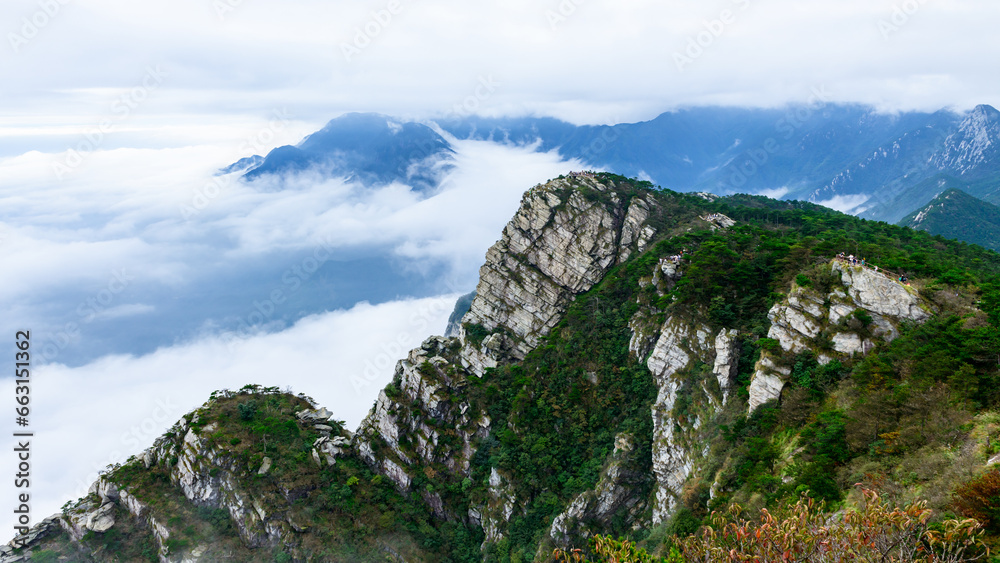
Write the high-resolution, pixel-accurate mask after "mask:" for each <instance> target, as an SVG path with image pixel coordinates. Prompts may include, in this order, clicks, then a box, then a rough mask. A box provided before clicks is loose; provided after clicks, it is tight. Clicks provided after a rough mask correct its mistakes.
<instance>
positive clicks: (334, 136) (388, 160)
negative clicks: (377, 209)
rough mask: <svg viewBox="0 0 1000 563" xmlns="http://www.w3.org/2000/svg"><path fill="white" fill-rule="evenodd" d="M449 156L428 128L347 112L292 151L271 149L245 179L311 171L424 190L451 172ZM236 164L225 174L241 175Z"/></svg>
mask: <svg viewBox="0 0 1000 563" xmlns="http://www.w3.org/2000/svg"><path fill="white" fill-rule="evenodd" d="M452 154H453V151H452V149H451V147H450V146H449V145H448V142H447V141H445V139H444V138H443V137H441V136H440V135H438V134H437V133H436V132H434V130H433V129H431V128H430V127H428V126H426V125H423V124H419V123H413V122H409V123H402V122H399V121H396V120H394V119H391V118H389V117H386V116H382V115H377V114H372V113H349V114H346V115H343V116H341V117H338V118H336V119H334V120H332V121H330V122H329V123H327V125H326V127H324V128H323V129H320V130H319V131H317V132H315V133H313V134H312V135H309V136H308V137H306V138H305V139H303V140H302V142H300V143H299V144H298V145H295V146H294V147H293V146H287V145H286V146H283V147H278V148H276V149H274V150H272V151H271V152H270V153H268V155H267V156H266V157H265V158H263V159H262V160H261V161H260V162H259V164H257V165H256V166H251V167H250V168H249V169H248V170H247V172H246V173H245V176H244V177H245V178H246V179H248V180H254V179H257V178H260V177H262V176H265V175H275V176H278V177H281V176H283V175H287V174H292V173H297V172H303V171H306V170H313V171H315V172H318V173H320V174H322V175H324V176H327V177H342V178H346V179H347V180H349V181H357V182H360V183H362V184H364V185H366V186H380V185H386V184H391V183H392V182H404V183H407V184H409V185H411V186H413V187H414V188H416V189H427V188H431V187H435V186H437V184H438V182H439V180H440V177H441V175H442V174H444V173H445V172H447V170H449V169H450V167H451V166H452V165H451V156H452ZM251 158H252V157H251ZM257 158H259V157H257ZM245 161H247V159H243V160H241V161H240V162H245ZM248 162H249V161H248ZM239 164H240V163H236V164H234V165H232V166H230V167H228V168H226V169H223V171H227V170H229V169H230V168H233V167H237V168H236V170H239V168H240V167H238V166H237V165H239Z"/></svg>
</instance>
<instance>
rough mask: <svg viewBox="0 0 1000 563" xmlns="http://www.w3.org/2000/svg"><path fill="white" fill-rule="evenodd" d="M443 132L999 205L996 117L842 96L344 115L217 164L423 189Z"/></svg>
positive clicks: (760, 180)
mask: <svg viewBox="0 0 1000 563" xmlns="http://www.w3.org/2000/svg"><path fill="white" fill-rule="evenodd" d="M447 135H451V136H453V137H455V138H457V139H477V140H486V141H493V142H498V143H506V144H515V145H531V146H534V147H535V149H536V150H538V151H557V152H558V154H559V155H560V156H562V157H563V158H566V159H575V160H578V161H580V162H582V163H583V166H586V167H593V168H600V169H605V170H609V171H612V172H615V173H618V174H623V175H626V176H637V177H640V178H645V179H648V180H650V181H652V182H654V183H655V184H658V185H660V186H663V187H665V188H670V189H673V190H676V191H703V192H712V193H716V194H719V195H726V194H732V193H754V194H763V195H771V196H774V197H780V198H783V199H798V200H807V201H811V202H814V203H819V204H822V205H827V206H829V207H834V208H836V209H839V210H842V211H846V212H849V213H853V214H856V215H859V216H862V217H865V218H870V219H878V220H883V221H888V222H893V223H895V222H898V221H899V220H901V219H902V218H903V217H905V216H906V215H908V214H909V213H911V212H913V211H915V210H916V209H918V208H920V207H921V206H923V205H925V204H927V203H928V202H929V201H930V200H931V199H933V198H934V196H935V195H937V194H938V193H940V191H941V189H940V188H939V186H938V185H939V183H940V181H941V180H945V181H946V182H951V183H954V184H956V185H961V186H962V189H963V190H965V191H967V192H968V193H969V194H971V195H973V196H975V197H978V198H981V199H983V200H985V201H990V202H993V203H996V204H1000V159H998V156H1000V154H998V152H1000V112H998V111H997V110H996V109H994V108H993V107H990V106H986V105H981V106H977V107H976V108H975V109H973V110H971V111H969V112H965V113H956V112H952V111H947V110H942V111H938V112H934V113H922V112H907V113H899V114H885V113H879V112H876V111H875V110H874V109H872V108H870V107H867V106H862V105H845V104H819V105H808V106H806V105H803V106H790V107H787V108H782V109H748V108H721V107H699V108H690V109H684V110H679V111H675V112H668V113H664V114H662V115H660V116H658V117H656V118H655V119H653V120H650V121H644V122H639V123H621V124H618V125H613V126H591V125H585V126H576V125H573V124H570V123H566V122H564V121H560V120H557V119H552V118H536V117H522V118H483V117H478V116H471V117H461V118H449V119H442V120H437V121H435V122H426V123H418V122H412V121H401V120H396V119H394V118H391V117H388V116H384V115H378V114H347V115H344V116H341V117H339V118H337V119H334V120H332V121H330V122H329V123H328V124H327V125H326V127H324V128H323V129H322V130H320V131H318V132H316V133H314V134H312V135H310V136H308V137H306V138H305V139H304V140H303V141H302V142H301V143H299V144H298V145H296V146H294V147H293V146H285V147H279V148H276V149H274V150H273V151H271V152H270V153H269V154H268V155H267V156H266V157H263V158H262V157H250V159H244V160H243V161H241V162H240V163H236V164H234V165H232V166H231V167H230V168H232V170H230V171H239V170H244V169H245V170H246V172H245V174H246V178H247V179H250V180H253V179H256V178H260V177H262V176H265V175H269V174H270V175H275V174H277V175H281V174H287V173H290V172H298V171H303V170H306V169H315V170H318V171H319V172H320V173H322V174H325V175H329V176H335V177H343V178H347V179H349V180H357V181H361V182H364V183H366V184H374V185H384V184H387V183H391V182H394V181H399V182H404V183H408V184H410V185H412V186H413V187H414V188H416V189H418V190H426V189H431V188H433V187H436V186H437V185H438V183H439V181H440V179H441V177H442V175H443V173H445V172H446V171H447V170H448V169H449V168H450V166H451V157H452V154H453V148H452V146H451V144H450V143H449V141H448V139H447V138H446V136H447ZM227 170H228V169H227Z"/></svg>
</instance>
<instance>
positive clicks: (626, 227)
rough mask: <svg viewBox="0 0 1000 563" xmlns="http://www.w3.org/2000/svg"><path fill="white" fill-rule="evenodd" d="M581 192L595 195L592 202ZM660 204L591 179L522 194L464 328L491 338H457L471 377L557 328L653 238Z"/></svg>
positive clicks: (490, 255) (519, 354)
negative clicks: (578, 298) (651, 221)
mask: <svg viewBox="0 0 1000 563" xmlns="http://www.w3.org/2000/svg"><path fill="white" fill-rule="evenodd" d="M572 182H576V183H578V184H582V188H583V190H590V193H593V194H596V196H597V197H595V198H588V197H587V196H585V192H584V191H582V190H581V188H579V187H574V184H573V183H572ZM654 205H655V204H654V203H652V200H651V199H650V200H646V199H641V198H633V199H632V200H631V201H624V200H623V199H622V198H621V197H620V196H619V195H618V193H617V192H616V191H614V190H612V189H611V188H609V187H607V186H605V185H603V184H601V183H600V182H598V181H597V180H595V179H593V178H588V177H577V178H574V179H572V180H569V179H567V180H554V181H552V182H550V183H548V184H545V185H541V186H536V187H534V188H532V189H531V190H528V192H527V193H525V195H524V198H523V199H522V200H521V207H520V209H518V211H517V213H516V214H515V215H514V218H513V219H511V221H510V222H509V223H508V224H507V226H506V227H505V228H504V231H503V236H502V237H501V239H500V240H499V241H498V242H497V243H496V244H495V245H493V246H492V247H491V248H490V249H489V251H488V252H487V253H486V263H485V264H484V265H483V267H482V268H480V270H479V285H478V287H477V288H476V297H475V299H473V301H472V305H471V308H470V310H469V312H468V313H466V315H465V317H463V318H462V323H463V324H475V325H478V326H481V327H482V328H483V329H485V330H486V331H488V332H490V333H491V337H492V338H486V339H484V340H483V341H482V342H473V341H471V339H470V338H468V335H466V334H465V331H464V329H463V330H462V331H461V332H460V336H461V338H462V342H463V345H464V349H463V354H462V356H463V362H464V363H465V367H467V368H468V369H469V370H470V371H471V372H473V373H474V374H477V375H478V374H482V373H483V371H484V370H485V369H486V368H489V367H495V366H496V365H497V363H498V362H506V361H515V360H520V359H523V358H524V356H525V355H526V354H527V353H528V352H530V351H531V350H533V349H534V348H535V347H536V346H537V345H538V342H539V340H540V339H541V338H542V337H544V336H545V335H546V334H548V332H549V331H550V330H551V329H552V327H554V326H555V325H556V323H558V322H559V320H560V319H561V318H562V316H563V314H564V313H565V311H566V308H567V307H568V306H569V303H570V302H571V301H572V300H573V298H574V296H575V295H577V294H579V293H582V292H584V291H587V290H588V289H590V288H591V287H593V286H594V284H596V283H597V282H598V281H600V280H601V279H602V278H603V277H604V274H605V273H606V272H607V271H608V270H609V269H610V268H611V267H612V266H614V265H615V264H617V263H619V262H620V261H622V260H625V259H627V258H628V256H629V255H630V254H631V253H632V252H633V251H636V250H638V251H642V250H645V248H646V246H647V245H648V243H649V241H650V240H651V239H652V237H653V236H654V235H655V234H656V232H655V230H654V229H653V228H652V227H651V226H649V225H648V224H647V223H646V221H647V220H648V218H649V216H650V210H651V208H652V207H653V206H654Z"/></svg>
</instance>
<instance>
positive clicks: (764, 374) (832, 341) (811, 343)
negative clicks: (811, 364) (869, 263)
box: [749, 260, 931, 413]
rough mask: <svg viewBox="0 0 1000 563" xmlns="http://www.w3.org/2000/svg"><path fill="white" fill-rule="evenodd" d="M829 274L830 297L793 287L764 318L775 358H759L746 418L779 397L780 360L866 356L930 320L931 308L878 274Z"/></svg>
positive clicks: (837, 265)
mask: <svg viewBox="0 0 1000 563" xmlns="http://www.w3.org/2000/svg"><path fill="white" fill-rule="evenodd" d="M830 268H831V271H832V272H833V273H836V274H839V275H840V279H841V283H840V284H839V285H835V286H834V287H833V288H832V289H831V290H830V292H829V293H827V294H820V293H818V292H817V291H815V290H813V289H811V288H807V287H800V286H798V285H797V284H793V287H792V290H791V292H790V293H789V295H788V297H787V298H786V299H785V300H784V301H783V302H781V303H777V304H775V305H774V306H773V307H772V308H771V310H770V311H769V312H768V315H767V316H768V319H770V320H771V328H770V329H769V330H768V333H767V336H768V338H772V339H774V340H777V341H778V344H779V346H780V353H776V352H775V351H766V350H765V351H762V352H761V358H760V360H759V361H758V362H757V365H756V368H755V372H754V375H753V377H752V379H751V381H750V388H749V391H750V401H749V411H750V412H751V413H752V412H753V411H755V410H756V409H757V408H759V407H760V406H761V405H763V404H765V403H767V402H769V401H773V400H777V399H779V398H780V397H781V392H782V390H783V388H784V386H785V381H786V380H787V377H788V376H789V374H790V373H791V369H789V367H788V366H785V365H783V364H782V361H781V356H783V355H785V354H797V353H800V352H803V351H806V350H813V351H818V352H819V353H818V358H819V361H820V362H821V363H827V362H830V361H832V359H833V358H834V357H835V356H838V355H840V356H851V355H854V354H867V353H868V352H869V351H871V350H872V348H874V347H875V345H876V343H877V342H878V341H884V342H889V341H892V340H893V339H895V338H896V337H897V336H898V335H899V324H900V323H902V322H907V321H909V322H922V321H924V320H926V319H928V318H929V317H930V315H931V313H930V309H931V308H930V305H929V304H928V303H927V302H926V301H924V300H922V299H921V298H920V296H919V294H918V293H917V291H916V290H915V289H913V288H911V287H907V286H905V285H903V284H901V283H899V282H897V281H894V280H892V279H891V278H889V277H887V276H886V275H884V274H882V273H879V272H875V271H873V270H871V269H868V268H865V267H862V266H852V265H849V264H847V263H844V262H842V261H840V260H834V261H833V262H831V264H830ZM859 310H860V311H864V313H865V315H867V317H868V318H870V319H871V320H870V322H869V324H868V325H867V326H866V325H864V323H862V322H861V320H860V319H859V318H858V317H857V315H856V313H855V312H856V311H859ZM824 339H825V340H826V341H827V342H828V343H829V344H828V345H824V343H823V340H824ZM827 346H828V347H827Z"/></svg>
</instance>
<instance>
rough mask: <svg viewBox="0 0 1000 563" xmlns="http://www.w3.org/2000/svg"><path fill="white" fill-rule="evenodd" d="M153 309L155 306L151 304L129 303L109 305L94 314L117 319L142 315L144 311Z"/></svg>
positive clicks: (149, 311)
mask: <svg viewBox="0 0 1000 563" xmlns="http://www.w3.org/2000/svg"><path fill="white" fill-rule="evenodd" d="M155 310H156V307H154V306H152V305H146V304H143V303H129V304H128V305H119V306H117V307H111V308H110V309H103V310H101V312H99V313H97V314H96V315H95V318H97V319H118V318H121V317H132V316H135V315H144V314H146V313H152V312H153V311H155Z"/></svg>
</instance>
